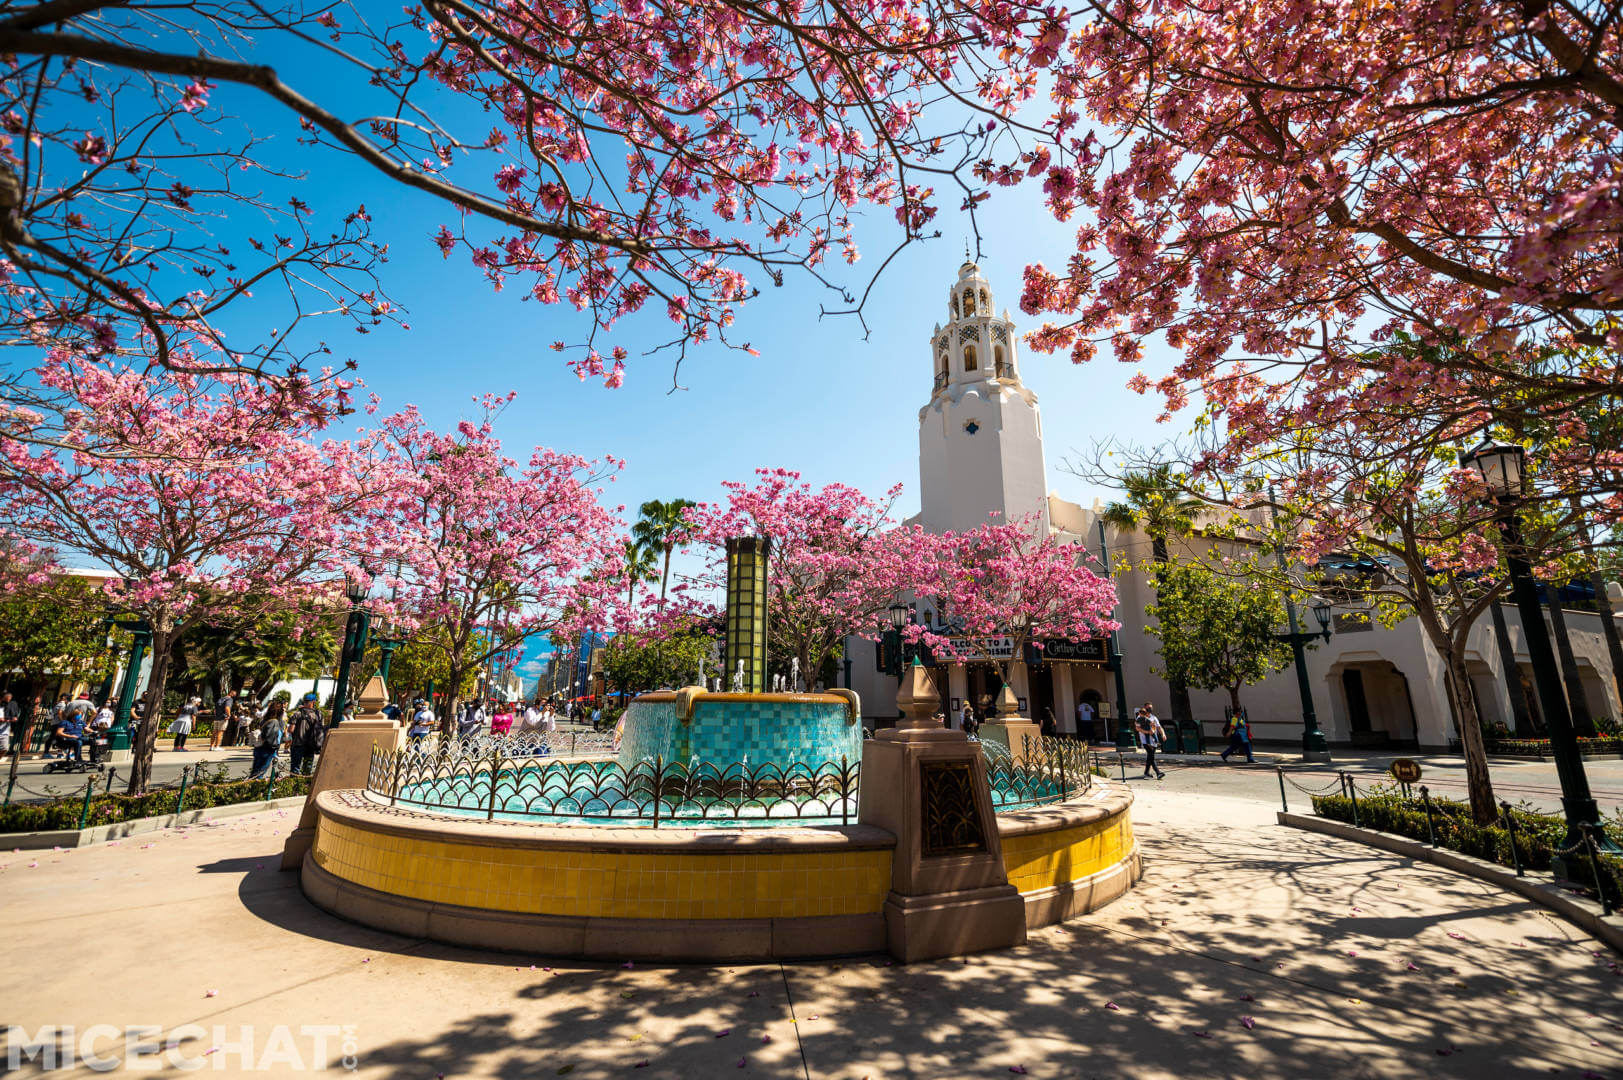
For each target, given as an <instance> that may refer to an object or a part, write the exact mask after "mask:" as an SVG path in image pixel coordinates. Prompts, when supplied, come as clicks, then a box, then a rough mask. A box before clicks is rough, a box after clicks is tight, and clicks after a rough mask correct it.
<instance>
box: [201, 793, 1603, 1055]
mask: <svg viewBox="0 0 1623 1080" xmlns="http://www.w3.org/2000/svg"><path fill="white" fill-rule="evenodd" d="M1138 834H1139V839H1140V842H1141V844H1142V846H1143V851H1144V855H1145V862H1146V875H1145V879H1144V880H1143V881H1142V882H1141V883H1140V884H1139V886H1138V887H1137V888H1136V889H1135V890H1134V891H1133V892H1132V893H1130V894H1129V895H1128V896H1127V897H1124V898H1123V899H1121V900H1119V901H1117V902H1116V903H1114V904H1112V905H1110V906H1108V907H1106V908H1104V909H1102V910H1101V911H1099V912H1095V913H1094V914H1093V915H1091V916H1088V917H1086V918H1084V919H1081V920H1077V921H1075V922H1073V923H1071V924H1069V925H1067V926H1062V927H1052V928H1048V929H1045V930H1041V931H1038V932H1036V933H1034V934H1033V935H1032V939H1031V941H1030V942H1029V943H1028V944H1027V945H1025V946H1023V947H1021V948H1017V949H1011V950H1007V951H1004V952H998V953H988V954H981V955H978V956H973V957H966V958H961V959H953V960H947V961H939V962H934V963H924V964H914V965H907V966H903V965H899V964H892V963H890V962H889V960H888V959H887V958H885V957H861V958H854V959H850V960H844V961H834V962H818V963H791V964H786V965H781V966H780V965H777V964H736V965H705V966H659V967H649V966H646V965H641V964H637V965H633V966H631V967H622V966H620V965H619V964H614V963H607V964H593V963H585V962H581V961H575V960H562V961H547V960H544V959H539V960H538V959H537V958H535V957H530V956H522V957H520V956H516V955H514V954H508V953H494V952H491V953H484V952H478V951H474V950H467V949H459V948H455V947H450V946H442V945H437V944H433V943H429V942H423V941H416V940H412V939H407V938H401V937H397V936H394V935H389V934H383V933H381V932H378V931H374V930H370V929H367V928H364V927H359V926H356V925H354V924H350V923H346V922H344V921H342V920H340V919H337V918H335V917H333V916H331V915H328V914H326V913H324V912H322V911H320V910H318V909H316V908H315V907H314V906H313V905H310V904H309V903H308V902H307V901H305V900H304V898H303V896H302V894H300V893H299V891H298V889H297V883H296V875H293V874H280V875H275V876H274V877H271V876H269V875H250V876H249V877H248V878H245V880H244V883H243V885H242V887H241V890H240V892H239V895H240V899H241V901H242V903H243V904H244V905H245V906H246V907H247V908H248V909H249V910H250V911H252V912H253V913H254V914H255V915H257V916H258V917H259V918H261V919H264V920H266V921H268V922H271V923H273V924H275V925H277V926H279V927H281V928H283V929H285V930H287V931H289V932H291V933H296V934H305V935H311V936H315V937H319V938H322V939H325V940H331V941H337V942H341V943H347V944H353V945H357V946H360V947H364V948H367V949H372V950H377V951H379V952H383V953H394V954H399V955H409V956H411V957H412V958H414V959H416V960H420V961H423V962H424V965H423V967H424V972H423V973H421V974H417V975H411V976H403V977H402V979H403V981H401V982H400V983H399V984H398V985H397V984H395V983H394V982H391V984H390V992H391V993H395V992H398V993H399V994H401V995H402V998H403V999H411V998H412V997H413V996H414V995H417V994H420V993H443V988H444V987H445V986H447V985H452V986H454V985H455V982H456V980H458V979H463V978H468V977H473V978H481V977H480V976H478V975H476V974H475V972H477V971H479V970H484V971H487V972H488V975H487V976H484V977H483V978H482V981H484V980H492V981H493V982H492V984H491V985H492V986H497V985H498V984H497V983H496V982H494V980H505V981H506V982H505V983H501V984H500V986H501V987H502V989H501V990H500V993H499V996H498V1000H503V999H505V1000H507V1001H508V1002H510V1004H508V1005H502V1006H500V1007H497V1008H490V1007H488V1005H489V1001H490V999H489V997H488V995H487V996H486V997H485V998H482V999H481V1005H482V1006H484V1007H480V1008H478V1009H477V1010H475V1011H474V1013H473V1014H472V1015H462V1014H461V1012H460V1010H459V1009H458V1006H457V1000H456V998H455V995H454V991H453V992H452V994H451V996H449V997H446V998H445V999H444V1000H443V1001H442V1002H441V1004H442V1005H443V1008H442V1009H441V1010H440V1015H442V1016H443V1018H444V1019H443V1021H442V1022H439V1023H434V1024H422V1025H418V1026H419V1027H420V1028H421V1030H420V1031H417V1032H415V1033H413V1034H411V1035H409V1036H403V1037H397V1038H391V1039H388V1040H387V1041H384V1042H382V1043H381V1044H368V1045H367V1046H365V1048H364V1052H363V1056H362V1064H363V1066H364V1068H365V1069H367V1070H372V1069H377V1070H379V1075H388V1076H398V1077H417V1076H421V1077H434V1076H435V1075H436V1074H437V1073H443V1074H444V1075H445V1076H447V1077H453V1076H455V1077H463V1076H474V1075H482V1076H495V1077H515V1078H516V1077H521V1076H523V1077H533V1076H551V1075H568V1076H572V1077H588V1076H590V1077H597V1076H609V1075H622V1074H625V1073H627V1072H632V1071H633V1070H635V1071H634V1072H632V1074H633V1075H635V1076H638V1077H714V1076H730V1075H738V1076H745V1075H752V1074H753V1075H769V1076H784V1077H788V1076H805V1077H819V1078H821V1077H842V1078H843V1077H851V1078H857V1077H864V1076H868V1077H876V1078H877V1077H907V1078H920V1080H923V1078H942V1077H973V1076H987V1077H992V1076H1007V1075H1009V1074H1010V1072H1011V1070H1014V1069H1024V1070H1025V1073H1024V1074H1025V1075H1030V1076H1044V1077H1135V1078H1138V1077H1153V1076H1214V1077H1215V1076H1236V1077H1241V1076H1243V1077H1250V1078H1274V1077H1278V1078H1287V1077H1290V1078H1294V1077H1304V1076H1327V1077H1329V1076H1333V1077H1338V1078H1342V1077H1348V1078H1357V1077H1376V1076H1381V1077H1397V1076H1405V1077H1406V1076H1413V1075H1415V1074H1417V1073H1421V1072H1424V1073H1427V1074H1431V1075H1438V1076H1461V1077H1467V1076H1469V1077H1482V1076H1494V1077H1516V1076H1551V1075H1556V1076H1568V1077H1573V1078H1578V1077H1581V1076H1583V1075H1584V1074H1585V1072H1586V1071H1592V1073H1593V1074H1598V1075H1602V1076H1623V1055H1620V1054H1619V1052H1618V1050H1617V1049H1616V1047H1617V1046H1618V1045H1619V1044H1620V1043H1623V1035H1620V1032H1623V1024H1620V1023H1619V1019H1620V1017H1623V1010H1620V1009H1619V1004H1620V991H1623V979H1620V978H1619V976H1618V974H1617V972H1616V958H1615V957H1614V956H1612V955H1611V954H1609V953H1605V950H1604V949H1603V948H1602V947H1601V946H1599V945H1598V944H1596V943H1595V942H1594V941H1592V940H1591V939H1589V938H1587V937H1585V936H1584V935H1582V934H1581V933H1579V932H1578V931H1577V930H1576V929H1574V928H1572V927H1570V926H1569V925H1567V924H1566V923H1563V922H1561V921H1559V920H1557V919H1555V918H1554V917H1553V916H1550V915H1549V914H1548V913H1546V912H1543V911H1541V910H1539V909H1536V908H1534V907H1532V906H1531V905H1528V904H1526V903H1523V902H1520V901H1518V900H1516V899H1515V898H1513V897H1510V896H1509V894H1506V893H1503V892H1500V891H1498V890H1496V889H1493V888H1492V887H1490V886H1487V885H1486V884H1485V883H1482V882H1477V881H1475V880H1474V879H1469V878H1464V877H1460V876H1458V875H1454V874H1451V873H1449V872H1447V871H1444V870H1440V869H1438V868H1435V867H1431V866H1428V865H1425V864H1416V863H1413V862H1410V861H1409V860H1405V859H1402V858H1399V857H1397V856H1393V855H1388V854H1386V853H1383V852H1376V851H1373V850H1371V849H1369V848H1365V847H1362V846H1360V845H1356V844H1352V843H1348V842H1344V841H1339V840H1336V839H1334V838H1329V837H1321V836H1317V835H1315V834H1306V833H1300V832H1296V831H1294V830H1287V829H1283V828H1279V827H1274V826H1269V827H1263V828H1247V829H1239V828H1232V827H1227V826H1221V825H1211V824H1206V823H1198V824H1193V825H1187V826H1185V825H1176V824H1173V825H1155V826H1140V827H1139V829H1138ZM243 861H244V860H225V861H223V862H222V865H224V864H225V863H230V864H233V865H240V863H242V862H243ZM204 869H206V868H204ZM1597 954H1600V955H1597ZM498 968H502V969H505V968H513V969H514V971H513V972H512V973H511V974H509V973H507V972H505V971H497V970H496V969H498ZM547 968H551V969H552V970H545V969H547ZM464 969H466V970H467V973H468V974H467V975H462V974H460V973H461V972H462V971H463V970H464ZM413 979H420V980H421V982H420V983H416V982H413V981H412V980H413ZM506 983H511V988H510V990H509V989H506V988H505V987H506ZM1248 1019H1249V1021H1250V1025H1249V1026H1248V1025H1247V1023H1246V1021H1247V1020H1248ZM1591 1043H1600V1044H1603V1045H1600V1046H1594V1045H1591ZM642 1062H646V1063H647V1064H646V1065H641V1064H640V1063H642ZM740 1063H742V1064H740Z"/></svg>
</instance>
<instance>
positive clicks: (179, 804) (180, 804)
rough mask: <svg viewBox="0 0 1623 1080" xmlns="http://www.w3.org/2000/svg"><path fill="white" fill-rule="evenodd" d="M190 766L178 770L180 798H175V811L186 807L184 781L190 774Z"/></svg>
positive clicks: (178, 811) (177, 811)
mask: <svg viewBox="0 0 1623 1080" xmlns="http://www.w3.org/2000/svg"><path fill="white" fill-rule="evenodd" d="M191 771H192V770H191V766H187V767H186V768H184V769H181V770H180V798H178V799H176V800H175V813H177V814H178V813H180V812H181V811H183V810H185V809H186V781H187V779H189V777H190V775H191Z"/></svg>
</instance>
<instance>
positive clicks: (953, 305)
mask: <svg viewBox="0 0 1623 1080" xmlns="http://www.w3.org/2000/svg"><path fill="white" fill-rule="evenodd" d="M948 306H949V307H951V308H952V317H953V318H955V319H956V318H957V317H958V298H957V297H956V296H955V297H953V298H952V302H951V303H950V304H949V305H948Z"/></svg>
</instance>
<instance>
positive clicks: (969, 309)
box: [964, 289, 975, 319]
mask: <svg viewBox="0 0 1623 1080" xmlns="http://www.w3.org/2000/svg"><path fill="white" fill-rule="evenodd" d="M974 314H975V290H974V289H965V290H964V318H966V319H967V318H969V317H970V316H971V315H974Z"/></svg>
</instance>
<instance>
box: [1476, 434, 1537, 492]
mask: <svg viewBox="0 0 1623 1080" xmlns="http://www.w3.org/2000/svg"><path fill="white" fill-rule="evenodd" d="M1460 465H1461V466H1463V467H1464V468H1467V469H1472V470H1474V471H1475V472H1476V473H1477V475H1479V476H1481V477H1482V482H1483V484H1484V485H1485V486H1486V487H1487V489H1488V492H1489V493H1490V494H1491V495H1492V496H1493V497H1494V499H1495V500H1496V501H1498V502H1504V501H1505V500H1507V499H1508V500H1511V501H1514V500H1517V499H1520V498H1522V497H1523V496H1524V495H1525V494H1526V493H1527V451H1526V450H1525V449H1523V448H1522V447H1520V446H1517V445H1516V444H1515V443H1500V442H1494V441H1492V440H1491V439H1484V440H1482V442H1481V443H1480V444H1479V445H1477V446H1475V447H1473V448H1472V449H1470V450H1467V451H1465V452H1464V453H1462V454H1460Z"/></svg>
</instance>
